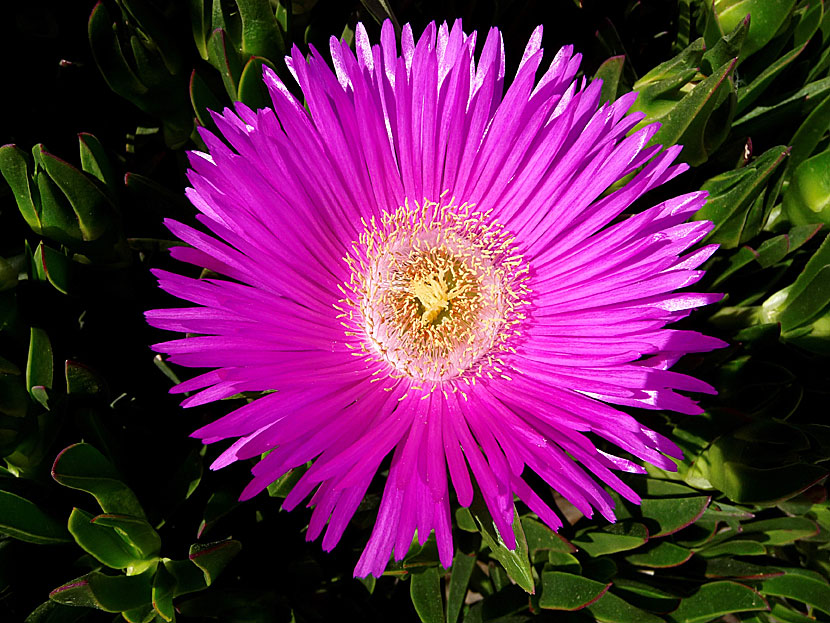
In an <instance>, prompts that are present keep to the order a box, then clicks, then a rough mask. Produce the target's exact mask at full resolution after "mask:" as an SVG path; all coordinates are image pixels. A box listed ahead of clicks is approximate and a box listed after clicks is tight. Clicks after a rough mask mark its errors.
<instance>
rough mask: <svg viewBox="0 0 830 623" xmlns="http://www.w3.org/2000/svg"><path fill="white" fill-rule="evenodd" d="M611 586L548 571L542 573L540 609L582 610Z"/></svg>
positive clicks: (569, 574)
mask: <svg viewBox="0 0 830 623" xmlns="http://www.w3.org/2000/svg"><path fill="white" fill-rule="evenodd" d="M610 586H611V584H603V583H602V582H596V581H594V580H590V579H588V578H585V577H582V576H580V575H573V574H571V573H562V572H561V571H546V572H544V573H542V592H541V594H540V595H539V607H541V608H545V609H549V610H581V609H582V608H585V607H586V606H589V605H591V604H592V603H594V602H595V601H597V600H598V599H599V598H600V597H602V596H603V595H604V594H605V592H606V591H607V590H608V588H609V587H610Z"/></svg>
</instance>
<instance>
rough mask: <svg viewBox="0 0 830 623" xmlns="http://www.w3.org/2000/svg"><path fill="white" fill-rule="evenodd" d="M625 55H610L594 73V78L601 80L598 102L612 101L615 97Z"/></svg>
mask: <svg viewBox="0 0 830 623" xmlns="http://www.w3.org/2000/svg"><path fill="white" fill-rule="evenodd" d="M624 64H625V56H612V57H611V58H609V59H608V60H606V61H605V62H603V63H602V65H600V66H599V69H597V73H595V74H594V78H593V79H594V80H602V94H601V95H600V98H599V99H600V103H605V102H613V101H614V100H616V99H617V91H618V90H619V84H620V76H622V70H623V65H624Z"/></svg>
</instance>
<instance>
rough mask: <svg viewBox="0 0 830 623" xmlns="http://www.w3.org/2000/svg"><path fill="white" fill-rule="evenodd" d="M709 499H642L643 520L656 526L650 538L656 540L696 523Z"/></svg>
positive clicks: (704, 497) (698, 497) (705, 496)
mask: <svg viewBox="0 0 830 623" xmlns="http://www.w3.org/2000/svg"><path fill="white" fill-rule="evenodd" d="M711 499H712V498H711V496H708V495H696V496H692V497H684V498H643V500H642V503H641V505H640V509H641V512H642V514H643V518H644V519H648V520H650V521H652V522H654V523H656V524H657V530H656V531H650V532H651V538H656V537H662V536H667V535H669V534H674V533H675V532H677V531H678V530H682V529H683V528H685V527H686V526H688V525H690V524H692V523H694V522H695V521H697V520H698V519H699V518H700V516H701V515H703V512H704V511H705V510H706V507H707V506H708V505H709V501H710V500H711Z"/></svg>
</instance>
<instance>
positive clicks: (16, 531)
mask: <svg viewBox="0 0 830 623" xmlns="http://www.w3.org/2000/svg"><path fill="white" fill-rule="evenodd" d="M0 533H3V534H7V535H9V536H11V537H14V538H15V539H20V540H21V541H26V542H27V543H38V544H41V545H48V544H52V543H68V542H69V541H71V537H70V535H69V533H68V532H67V531H66V528H64V527H63V526H62V525H61V524H60V523H58V522H57V521H55V520H54V519H52V518H51V517H50V516H49V515H47V514H46V513H44V512H43V511H42V510H41V509H40V508H38V506H37V505H36V504H35V503H34V502H31V501H29V500H27V499H26V498H24V497H21V496H19V495H16V494H14V493H11V492H9V491H2V490H0Z"/></svg>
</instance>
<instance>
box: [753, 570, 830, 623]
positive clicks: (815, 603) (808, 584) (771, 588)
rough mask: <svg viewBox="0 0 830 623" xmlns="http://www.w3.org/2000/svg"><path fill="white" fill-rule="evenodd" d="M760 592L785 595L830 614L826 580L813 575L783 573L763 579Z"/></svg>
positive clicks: (829, 594) (828, 590)
mask: <svg viewBox="0 0 830 623" xmlns="http://www.w3.org/2000/svg"><path fill="white" fill-rule="evenodd" d="M760 591H761V593H763V594H764V595H768V596H776V597H786V598H788V599H795V600H798V601H800V602H803V603H805V604H807V605H809V606H811V607H813V608H815V609H817V610H821V611H822V612H824V613H825V614H830V586H828V584H827V581H826V580H824V581H823V580H820V579H817V578H815V577H809V576H804V575H797V574H795V573H785V574H784V575H780V576H777V577H774V578H770V579H768V580H764V583H763V584H761V588H760Z"/></svg>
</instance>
